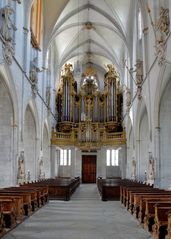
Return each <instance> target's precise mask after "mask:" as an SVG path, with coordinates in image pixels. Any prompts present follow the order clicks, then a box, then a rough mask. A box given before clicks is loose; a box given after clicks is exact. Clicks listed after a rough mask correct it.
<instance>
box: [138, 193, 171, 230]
mask: <svg viewBox="0 0 171 239" xmlns="http://www.w3.org/2000/svg"><path fill="white" fill-rule="evenodd" d="M142 202H143V204H145V210H144V209H142V210H144V211H145V212H144V220H143V221H144V228H145V229H147V230H148V231H150V232H151V231H152V226H153V225H154V223H155V221H154V218H155V207H154V206H155V205H156V203H162V204H163V203H171V197H170V198H169V197H160V198H144V200H142ZM140 207H141V206H140Z"/></svg>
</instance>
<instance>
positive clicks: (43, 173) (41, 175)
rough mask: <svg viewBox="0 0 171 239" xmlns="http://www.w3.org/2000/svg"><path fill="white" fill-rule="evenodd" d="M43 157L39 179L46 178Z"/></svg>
mask: <svg viewBox="0 0 171 239" xmlns="http://www.w3.org/2000/svg"><path fill="white" fill-rule="evenodd" d="M43 168H44V167H43V159H42V157H41V159H40V160H39V179H44V178H45V172H44V170H43Z"/></svg>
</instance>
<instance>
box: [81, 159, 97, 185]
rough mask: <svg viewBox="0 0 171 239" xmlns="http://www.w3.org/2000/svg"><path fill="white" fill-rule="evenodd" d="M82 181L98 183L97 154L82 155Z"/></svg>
mask: <svg viewBox="0 0 171 239" xmlns="http://www.w3.org/2000/svg"><path fill="white" fill-rule="evenodd" d="M82 182H83V183H96V155H83V156H82Z"/></svg>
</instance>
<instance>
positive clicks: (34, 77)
mask: <svg viewBox="0 0 171 239" xmlns="http://www.w3.org/2000/svg"><path fill="white" fill-rule="evenodd" d="M38 72H40V69H39V68H38V66H37V57H35V58H34V59H33V60H32V61H31V62H30V80H31V83H32V87H31V88H32V91H33V93H34V94H36V92H37V84H38Z"/></svg>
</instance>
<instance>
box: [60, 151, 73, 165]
mask: <svg viewBox="0 0 171 239" xmlns="http://www.w3.org/2000/svg"><path fill="white" fill-rule="evenodd" d="M60 165H61V166H70V165H71V150H70V149H61V150H60Z"/></svg>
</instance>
